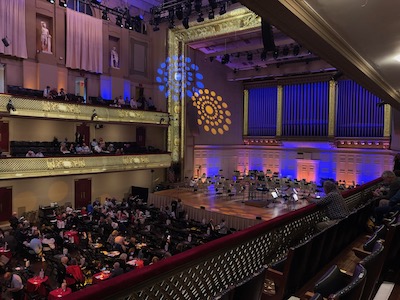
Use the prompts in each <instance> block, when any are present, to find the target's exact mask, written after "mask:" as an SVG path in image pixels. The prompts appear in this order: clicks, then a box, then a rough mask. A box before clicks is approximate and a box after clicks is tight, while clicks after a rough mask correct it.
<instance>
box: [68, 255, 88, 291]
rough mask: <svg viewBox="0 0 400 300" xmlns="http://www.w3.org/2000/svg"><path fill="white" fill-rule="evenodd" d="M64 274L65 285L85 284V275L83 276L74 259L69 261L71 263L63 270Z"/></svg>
mask: <svg viewBox="0 0 400 300" xmlns="http://www.w3.org/2000/svg"><path fill="white" fill-rule="evenodd" d="M65 274H66V275H67V276H66V277H65V279H66V282H67V285H71V284H75V283H84V282H85V275H83V272H82V269H81V268H80V267H79V266H78V263H77V261H76V259H75V258H72V259H71V263H70V264H69V265H68V266H67V267H66V269H65Z"/></svg>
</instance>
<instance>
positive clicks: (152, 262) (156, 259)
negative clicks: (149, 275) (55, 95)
mask: <svg viewBox="0 0 400 300" xmlns="http://www.w3.org/2000/svg"><path fill="white" fill-rule="evenodd" d="M158 261H160V259H159V258H158V256H153V258H152V259H151V263H150V264H149V265H152V264H155V263H156V262H158Z"/></svg>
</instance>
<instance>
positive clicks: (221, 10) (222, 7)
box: [219, 3, 226, 16]
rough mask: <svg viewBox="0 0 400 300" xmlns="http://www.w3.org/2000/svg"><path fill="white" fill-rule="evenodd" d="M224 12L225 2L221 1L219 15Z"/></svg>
mask: <svg viewBox="0 0 400 300" xmlns="http://www.w3.org/2000/svg"><path fill="white" fill-rule="evenodd" d="M224 14H226V3H222V4H221V7H220V8H219V15H220V16H222V15H224Z"/></svg>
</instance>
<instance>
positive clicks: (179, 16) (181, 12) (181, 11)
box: [175, 6, 183, 21]
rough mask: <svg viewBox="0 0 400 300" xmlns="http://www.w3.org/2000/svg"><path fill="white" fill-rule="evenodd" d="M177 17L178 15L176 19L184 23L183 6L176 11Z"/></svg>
mask: <svg viewBox="0 0 400 300" xmlns="http://www.w3.org/2000/svg"><path fill="white" fill-rule="evenodd" d="M175 15H176V18H177V19H178V20H179V21H182V19H183V9H182V6H178V7H177V8H176V10H175Z"/></svg>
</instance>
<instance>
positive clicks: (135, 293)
mask: <svg viewBox="0 0 400 300" xmlns="http://www.w3.org/2000/svg"><path fill="white" fill-rule="evenodd" d="M379 182H380V180H374V181H372V182H370V183H367V184H365V185H363V186H361V187H359V188H356V189H353V190H350V191H348V192H345V193H344V195H343V196H344V197H345V199H346V202H347V204H348V205H350V206H351V207H356V206H358V205H361V204H362V203H364V202H366V201H367V200H368V199H369V197H370V195H371V191H372V190H374V189H375V188H376V187H377V185H378V183H379ZM322 218H323V213H322V212H321V211H320V210H318V209H317V207H316V206H315V205H309V206H306V207H303V208H301V209H298V210H296V211H292V212H289V213H287V214H286V215H283V216H280V217H277V218H275V219H272V220H270V221H267V222H263V223H260V224H257V225H255V226H253V227H251V228H248V229H245V230H242V231H239V232H236V233H233V234H231V235H228V236H225V237H223V238H220V239H217V240H214V241H211V242H208V243H206V244H204V245H201V246H198V247H196V248H193V249H191V250H188V251H185V252H183V253H180V254H178V255H174V256H172V257H170V258H168V259H165V260H162V261H160V262H158V263H156V264H153V265H151V266H148V267H145V268H141V269H137V270H134V271H132V272H129V273H127V274H124V275H121V276H119V277H117V278H112V279H109V280H107V281H106V282H103V283H99V284H96V285H94V286H92V287H87V288H85V289H83V290H80V291H78V292H75V293H72V294H71V295H68V296H66V297H65V300H69V299H71V300H72V299H73V300H86V299H103V300H107V299H113V300H116V299H140V300H148V299H149V300H150V299H151V300H153V299H154V300H156V299H157V300H158V299H188V300H189V299H215V298H217V297H218V296H220V295H223V294H224V293H226V292H227V291H229V290H231V289H234V288H235V287H236V286H239V285H240V284H242V283H243V282H246V281H247V280H250V279H251V278H253V277H254V276H255V275H256V274H259V273H260V272H261V271H262V270H263V269H264V267H265V265H269V264H271V263H273V262H275V261H277V260H278V259H279V258H281V257H282V256H283V255H285V253H286V252H287V250H288V248H289V247H291V246H293V245H297V244H298V243H300V242H302V240H306V239H307V238H309V237H310V236H311V235H312V234H313V233H314V225H315V224H316V223H317V222H319V221H320V220H321V219H322Z"/></svg>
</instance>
